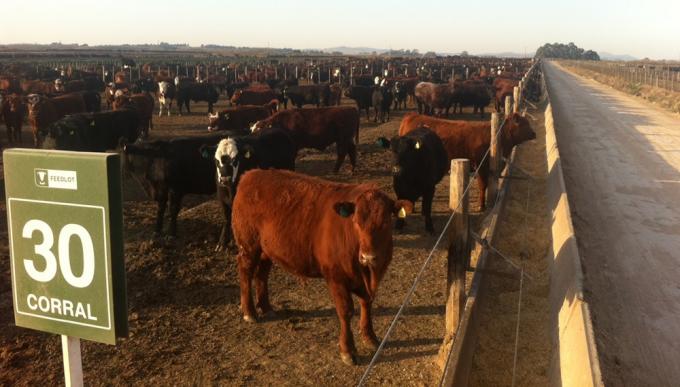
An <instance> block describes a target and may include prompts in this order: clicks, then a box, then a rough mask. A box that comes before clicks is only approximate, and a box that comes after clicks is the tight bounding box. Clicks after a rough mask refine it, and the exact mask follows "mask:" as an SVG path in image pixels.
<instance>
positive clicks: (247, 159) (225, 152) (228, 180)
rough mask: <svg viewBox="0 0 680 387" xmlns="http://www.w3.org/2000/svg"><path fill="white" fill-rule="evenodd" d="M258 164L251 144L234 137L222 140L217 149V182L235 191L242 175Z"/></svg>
mask: <svg viewBox="0 0 680 387" xmlns="http://www.w3.org/2000/svg"><path fill="white" fill-rule="evenodd" d="M256 165H257V162H256V155H255V149H254V148H253V147H252V146H250V145H249V144H239V143H238V142H237V141H236V139H234V138H231V137H229V138H225V139H222V140H220V142H219V144H217V149H215V167H216V168H217V183H218V184H219V185H221V186H223V187H229V188H231V190H232V192H233V191H235V189H236V185H237V184H238V181H239V180H240V178H241V175H243V173H244V172H245V171H247V170H249V169H252V168H253V167H254V166H256Z"/></svg>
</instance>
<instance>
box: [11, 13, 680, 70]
mask: <svg viewBox="0 0 680 387" xmlns="http://www.w3.org/2000/svg"><path fill="white" fill-rule="evenodd" d="M677 15H680V1H677V0H648V1H646V2H644V3H643V4H640V3H638V2H634V1H627V0H621V1H613V0H603V1H592V0H590V1H585V0H573V1H571V2H559V3H557V4H556V3H553V2H546V1H536V0H523V1H518V2H507V1H498V0H486V1H483V2H461V3H459V2H450V1H432V0H423V1H419V2H415V3H414V2H402V1H390V2H385V1H376V2H368V1H356V0H342V1H339V2H326V3H322V2H319V1H309V0H301V1H295V2H292V1H273V0H260V1H251V2H244V1H238V2H228V3H227V2H222V1H219V0H194V1H188V2H187V1H179V0H164V1H158V0H149V1H131V0H118V1H116V2H115V3H110V2H91V1H84V0H62V1H58V2H57V1H51V0H34V1H30V2H28V1H24V2H18V1H13V2H7V3H6V4H3V16H4V18H3V22H2V23H0V44H12V43H38V44H49V43H52V42H62V43H64V44H66V43H79V44H83V43H87V44H89V45H101V44H125V43H128V44H142V43H154V44H157V43H159V42H169V43H187V44H189V45H191V46H200V45H201V44H220V45H230V46H248V47H272V48H284V47H287V48H295V49H323V48H329V47H336V46H349V47H375V48H386V49H389V48H392V49H414V48H415V49H418V50H419V51H420V52H422V53H424V52H426V51H436V52H446V53H457V52H461V51H464V50H465V51H468V52H469V53H470V54H484V53H500V52H516V53H525V52H526V53H532V52H533V51H534V50H536V49H537V48H538V47H539V46H541V45H543V44H544V43H553V42H560V43H568V42H574V43H575V44H576V45H578V46H579V47H582V48H584V49H592V50H595V51H598V52H609V53H614V54H628V55H632V56H635V57H638V58H644V57H648V58H651V59H674V60H678V59H680V46H678V44H677V43H678V37H679V36H680V23H678V22H677Z"/></svg>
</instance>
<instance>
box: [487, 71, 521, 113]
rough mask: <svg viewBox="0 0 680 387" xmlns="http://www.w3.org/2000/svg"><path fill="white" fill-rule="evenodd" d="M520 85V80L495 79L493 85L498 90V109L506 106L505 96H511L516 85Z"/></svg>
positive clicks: (498, 110) (500, 109)
mask: <svg viewBox="0 0 680 387" xmlns="http://www.w3.org/2000/svg"><path fill="white" fill-rule="evenodd" d="M517 85H519V81H517V80H515V79H509V78H500V77H499V78H496V79H494V81H493V87H494V90H495V91H496V93H495V101H496V111H497V112H500V111H502V110H503V109H504V107H505V97H507V96H511V97H512V94H513V90H514V88H515V86H517Z"/></svg>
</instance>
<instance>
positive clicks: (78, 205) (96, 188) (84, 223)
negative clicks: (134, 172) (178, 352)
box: [3, 149, 127, 344]
mask: <svg viewBox="0 0 680 387" xmlns="http://www.w3.org/2000/svg"><path fill="white" fill-rule="evenodd" d="M3 160H4V169H5V190H6V198H7V217H8V222H7V223H8V225H9V240H10V254H11V266H12V292H13V298H14V318H15V321H16V325H17V326H21V327H26V328H33V329H37V330H41V331H46V332H52V333H57V334H62V335H67V336H72V337H78V338H81V339H86V340H93V341H99V342H103V343H108V344H115V343H116V337H125V336H127V300H126V294H125V265H124V261H123V210H122V192H121V168H120V156H119V155H118V154H116V153H86V152H63V151H44V150H32V149H31V150H29V149H9V150H6V151H5V152H4V153H3Z"/></svg>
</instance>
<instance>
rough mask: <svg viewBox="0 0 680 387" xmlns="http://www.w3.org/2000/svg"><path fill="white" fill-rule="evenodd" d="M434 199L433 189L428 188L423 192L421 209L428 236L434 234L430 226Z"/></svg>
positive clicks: (432, 227)
mask: <svg viewBox="0 0 680 387" xmlns="http://www.w3.org/2000/svg"><path fill="white" fill-rule="evenodd" d="M433 198H434V187H431V188H428V189H427V190H426V191H425V192H423V208H422V213H423V216H424V217H425V230H426V231H427V232H429V233H430V234H434V226H433V225H432V199H433Z"/></svg>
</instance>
